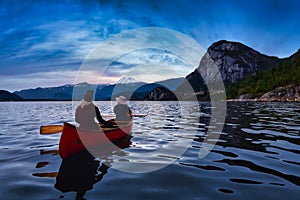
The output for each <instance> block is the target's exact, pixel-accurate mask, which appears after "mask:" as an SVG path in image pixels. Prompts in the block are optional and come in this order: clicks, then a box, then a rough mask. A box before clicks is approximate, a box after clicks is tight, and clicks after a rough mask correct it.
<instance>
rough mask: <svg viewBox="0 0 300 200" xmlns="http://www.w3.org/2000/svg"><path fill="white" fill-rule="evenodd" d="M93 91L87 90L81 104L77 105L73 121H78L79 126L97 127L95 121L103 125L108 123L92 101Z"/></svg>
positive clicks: (85, 127) (86, 127)
mask: <svg viewBox="0 0 300 200" xmlns="http://www.w3.org/2000/svg"><path fill="white" fill-rule="evenodd" d="M93 97H94V91H93V90H88V91H87V92H86V93H85V94H84V97H83V100H82V102H81V104H80V105H79V106H78V107H77V109H76V113H75V121H76V122H77V123H79V125H80V126H79V127H80V128H84V129H99V124H98V123H97V122H96V121H95V118H96V119H97V121H98V122H99V123H101V124H104V125H110V124H111V123H110V122H107V121H105V120H104V119H103V118H102V117H101V114H100V111H99V108H98V107H97V106H95V104H94V103H93Z"/></svg>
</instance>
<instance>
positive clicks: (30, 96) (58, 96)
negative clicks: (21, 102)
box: [14, 82, 108, 100]
mask: <svg viewBox="0 0 300 200" xmlns="http://www.w3.org/2000/svg"><path fill="white" fill-rule="evenodd" d="M107 85H108V84H104V85H93V84H89V83H86V82H85V83H78V84H75V85H74V84H67V85H63V86H58V87H48V88H41V87H38V88H35V89H25V90H21V91H16V92H14V94H16V95H19V96H20V97H22V98H23V99H26V100H71V99H72V95H73V89H74V88H76V94H74V97H73V99H77V100H79V99H82V96H83V94H84V93H85V92H86V91H87V90H89V89H94V88H95V87H98V88H102V87H106V86H107Z"/></svg>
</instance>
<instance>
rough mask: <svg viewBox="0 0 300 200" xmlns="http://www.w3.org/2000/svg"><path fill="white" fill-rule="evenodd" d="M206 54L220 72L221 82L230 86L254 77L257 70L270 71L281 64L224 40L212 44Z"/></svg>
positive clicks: (245, 47) (269, 57) (238, 44)
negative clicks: (228, 83)
mask: <svg viewBox="0 0 300 200" xmlns="http://www.w3.org/2000/svg"><path fill="white" fill-rule="evenodd" d="M207 53H208V54H209V56H210V57H211V59H212V60H213V61H214V62H215V65H216V66H217V67H218V69H219V70H220V73H221V76H222V78H223V80H225V81H228V82H230V83H231V84H235V83H237V82H238V81H239V80H243V79H245V78H246V77H248V76H250V75H255V74H256V72H257V71H258V70H270V69H271V68H272V67H275V66H277V65H278V64H280V63H281V59H279V58H277V57H271V56H267V55H263V54H261V53H259V52H258V51H255V50H254V49H251V48H250V47H247V46H245V45H243V44H242V43H238V42H229V41H225V40H221V41H219V42H216V43H214V44H212V45H211V46H210V47H209V48H208V51H207ZM203 62H205V61H203ZM199 67H201V64H200V66H199Z"/></svg>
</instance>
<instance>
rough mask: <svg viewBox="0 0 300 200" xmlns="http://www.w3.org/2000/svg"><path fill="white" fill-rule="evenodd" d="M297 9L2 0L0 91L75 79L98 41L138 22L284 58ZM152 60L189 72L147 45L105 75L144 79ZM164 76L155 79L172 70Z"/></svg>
mask: <svg viewBox="0 0 300 200" xmlns="http://www.w3.org/2000/svg"><path fill="white" fill-rule="evenodd" d="M299 7H300V3H299V2H298V1H297V0H294V1H292V0H260V1H254V0H249V1H240V0H235V1H234V0H228V1H224V0H209V1H208V0H205V1H202V0H198V1H194V0H192V1H189V0H185V1H183V0H140V1H138V0H119V1H118V0H91V1H88V0H66V1H62V0H49V1H30V0H26V1H16V0H0V89H6V90H9V91H16V90H20V89H24V88H32V87H33V88H35V87H39V86H41V87H46V86H58V85H62V84H67V83H74V80H75V79H76V76H77V75H78V70H79V69H80V67H81V66H82V63H83V61H84V60H85V59H86V57H87V56H88V55H89V54H90V52H91V51H92V50H93V49H95V48H97V46H98V45H99V44H101V43H102V42H105V41H107V40H110V38H111V37H113V36H114V35H116V34H122V33H124V32H126V31H128V30H134V29H136V28H143V27H160V28H166V29H170V30H174V31H177V32H179V33H182V34H184V35H186V36H188V37H190V38H192V39H193V40H195V41H196V42H197V43H198V44H199V45H201V46H202V47H203V48H204V49H207V48H208V47H209V46H210V45H211V44H212V43H213V42H216V41H218V40H221V39H226V40H231V41H238V42H242V43H244V44H246V45H247V46H250V47H252V48H254V49H256V50H258V51H260V52H261V53H264V54H267V55H272V56H278V57H287V56H290V55H291V54H293V53H294V52H296V51H297V50H298V49H299V48H300V34H299V33H300V14H299ZM129 45H130V44H129ZM137 57H138V58H142V59H137ZM153 59H155V60H156V63H155V62H154V63H153V62H152V61H153ZM142 62H144V64H143V63H142ZM161 62H163V63H161ZM157 63H160V64H161V65H162V66H161V67H163V66H167V67H168V66H172V65H174V66H177V67H178V70H176V71H180V68H179V66H182V69H185V70H181V71H180V72H179V73H178V74H179V75H180V76H181V75H186V74H188V73H190V72H191V71H192V70H193V69H192V67H191V66H188V63H185V62H184V61H182V60H180V59H179V58H177V57H176V56H174V54H172V52H164V51H162V50H157V51H153V49H146V50H145V51H141V50H137V51H136V52H132V54H130V55H129V54H126V55H123V56H120V58H118V59H116V60H115V61H114V63H113V64H112V66H117V67H115V68H114V67H112V68H111V70H107V71H106V73H105V74H104V75H103V80H106V81H107V82H113V81H117V79H119V78H120V76H124V75H126V76H127V75H128V74H126V72H128V71H130V70H129V69H134V70H133V71H132V72H131V73H129V74H134V75H136V77H138V78H139V79H141V78H143V77H141V73H145V71H151V70H152V72H149V76H148V79H149V80H146V81H149V82H150V81H151V77H152V75H154V74H155V73H157V72H158V71H159V69H160V68H159V66H158V65H157ZM133 66H138V67H137V68H133ZM115 69H118V71H117V70H115ZM86 73H87V74H86V76H89V75H92V74H89V73H88V72H86ZM147 73H148V72H147ZM178 74H177V75H178ZM93 75H95V74H93ZM164 75H165V76H161V74H160V78H169V77H174V76H176V73H170V74H168V72H164ZM97 76H98V75H97ZM156 78H158V77H156ZM154 79H155V77H153V80H154Z"/></svg>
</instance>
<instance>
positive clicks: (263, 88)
mask: <svg viewBox="0 0 300 200" xmlns="http://www.w3.org/2000/svg"><path fill="white" fill-rule="evenodd" d="M287 85H300V58H297V59H295V60H293V61H290V62H286V63H282V64H280V65H278V66H277V67H274V68H272V70H270V71H259V72H258V73H257V74H256V75H255V76H251V77H248V78H246V79H245V80H243V81H241V82H240V83H238V84H236V85H229V84H228V85H226V93H227V98H228V99H232V98H237V97H238V96H239V95H242V94H247V93H250V94H252V95H253V97H257V96H260V95H262V94H264V93H266V92H269V91H271V90H273V89H275V88H277V87H281V86H287Z"/></svg>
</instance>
